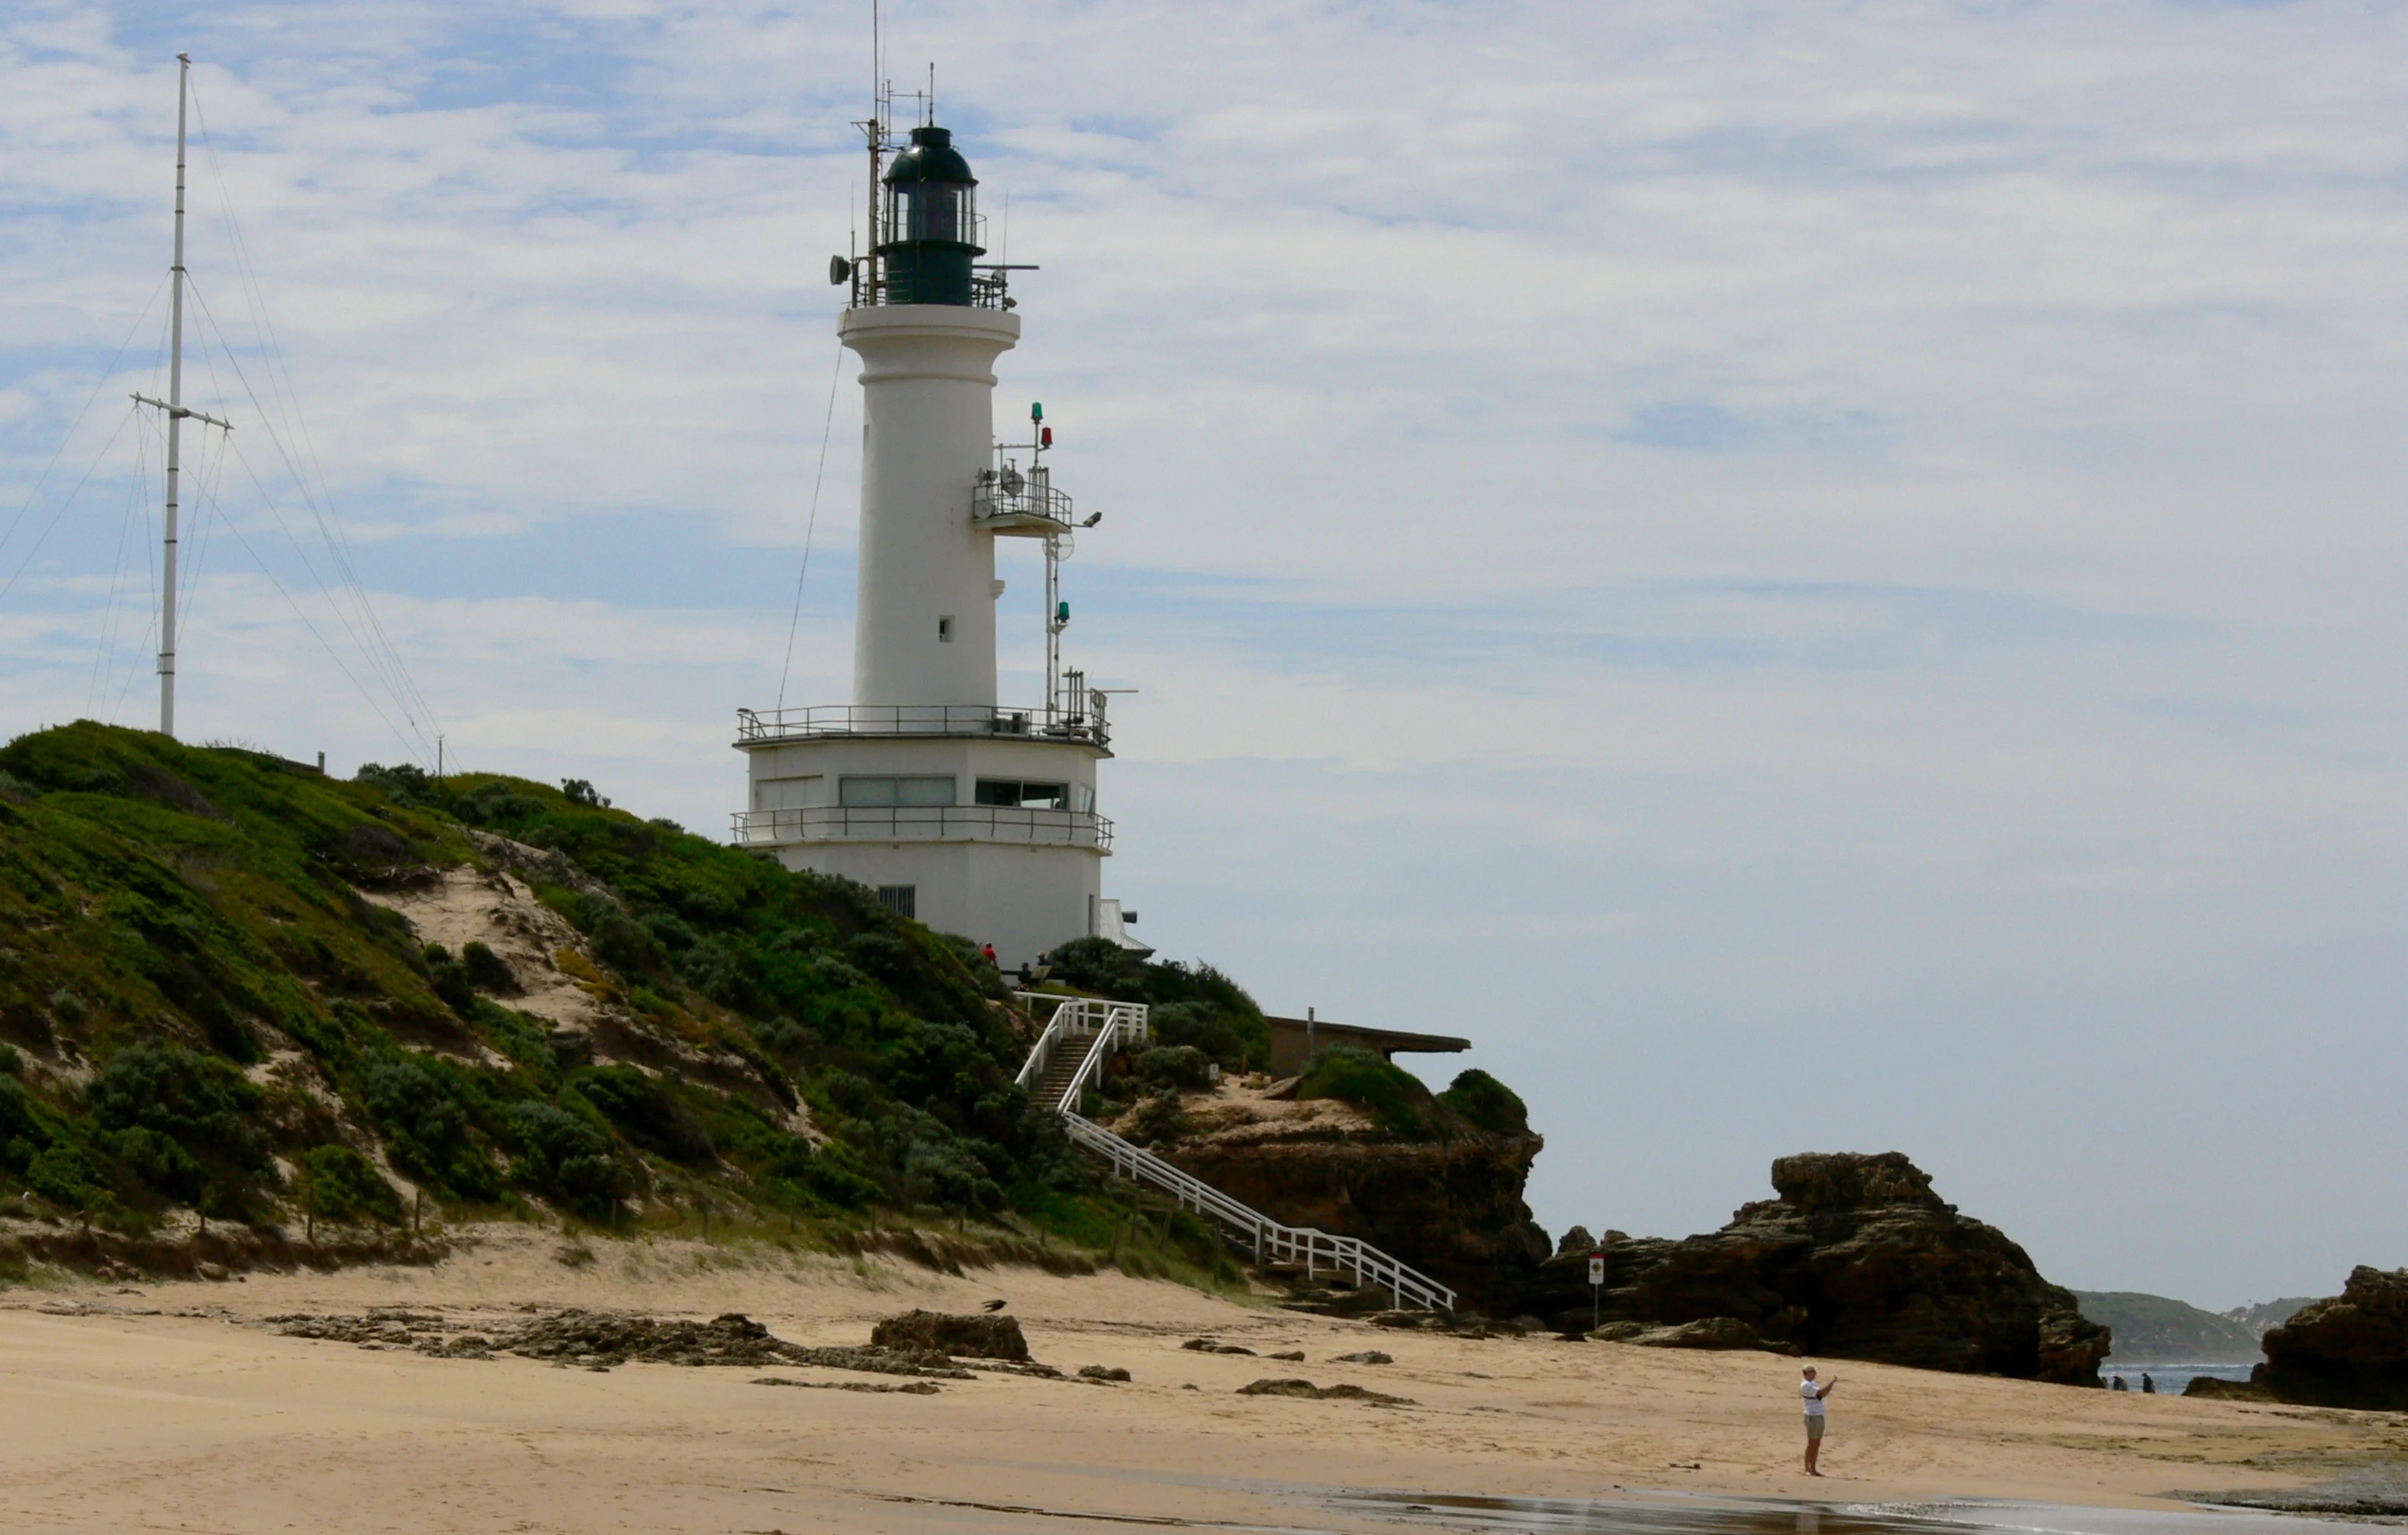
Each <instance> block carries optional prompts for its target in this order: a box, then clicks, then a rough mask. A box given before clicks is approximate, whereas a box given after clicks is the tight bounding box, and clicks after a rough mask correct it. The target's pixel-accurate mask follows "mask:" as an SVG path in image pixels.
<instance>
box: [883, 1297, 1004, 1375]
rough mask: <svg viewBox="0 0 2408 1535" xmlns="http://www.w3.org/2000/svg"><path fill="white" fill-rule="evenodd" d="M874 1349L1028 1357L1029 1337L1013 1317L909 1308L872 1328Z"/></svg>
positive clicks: (991, 1357)
mask: <svg viewBox="0 0 2408 1535" xmlns="http://www.w3.org/2000/svg"><path fill="white" fill-rule="evenodd" d="M869 1342H870V1346H871V1347H873V1348H916V1349H925V1350H927V1351H929V1352H931V1353H935V1354H950V1355H953V1356H958V1357H960V1358H964V1359H1012V1360H1018V1361H1021V1362H1023V1363H1025V1362H1026V1360H1027V1358H1028V1340H1027V1339H1026V1338H1025V1337H1023V1336H1022V1335H1021V1331H1020V1323H1019V1321H1018V1320H1017V1319H1016V1318H1013V1317H1010V1316H953V1315H950V1314H948V1313H944V1312H927V1311H917V1310H914V1311H908V1312H905V1313H903V1314H902V1315H900V1316H890V1317H887V1318H886V1319H885V1320H884V1321H882V1322H880V1323H879V1324H878V1326H877V1327H873V1328H871V1329H870V1333H869Z"/></svg>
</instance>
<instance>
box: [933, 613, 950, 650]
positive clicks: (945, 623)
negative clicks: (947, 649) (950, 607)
mask: <svg viewBox="0 0 2408 1535" xmlns="http://www.w3.org/2000/svg"><path fill="white" fill-rule="evenodd" d="M937 642H938V643H939V644H940V645H950V644H952V643H953V614H951V613H947V614H946V615H945V616H944V617H942V618H940V619H939V620H937Z"/></svg>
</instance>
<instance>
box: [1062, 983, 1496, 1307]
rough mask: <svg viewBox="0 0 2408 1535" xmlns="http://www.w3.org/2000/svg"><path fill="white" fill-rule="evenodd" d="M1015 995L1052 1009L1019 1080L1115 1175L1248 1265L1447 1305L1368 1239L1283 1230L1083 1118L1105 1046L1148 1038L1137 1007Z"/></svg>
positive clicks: (1450, 1303) (1448, 1293) (1436, 1287)
mask: <svg viewBox="0 0 2408 1535" xmlns="http://www.w3.org/2000/svg"><path fill="white" fill-rule="evenodd" d="M1019 999H1020V1001H1021V1002H1022V1003H1023V1004H1024V1005H1026V1006H1028V1007H1031V1008H1036V1007H1043V1006H1050V1007H1051V1008H1052V1009H1053V1010H1054V1013H1053V1017H1052V1018H1051V1019H1050V1020H1048V1022H1047V1023H1046V1026H1045V1032H1044V1033H1043V1034H1041V1035H1039V1037H1038V1040H1037V1044H1036V1047H1035V1048H1034V1049H1032V1050H1030V1051H1029V1053H1028V1060H1027V1063H1026V1064H1025V1065H1024V1066H1022V1067H1021V1069H1020V1078H1019V1081H1020V1085H1021V1086H1023V1087H1025V1088H1026V1089H1027V1090H1028V1093H1029V1096H1030V1097H1034V1098H1036V1099H1037V1100H1038V1101H1039V1102H1040V1103H1042V1104H1044V1105H1045V1106H1046V1107H1047V1108H1050V1109H1052V1110H1054V1112H1056V1113H1059V1114H1060V1115H1061V1116H1062V1127H1063V1128H1064V1129H1066V1130H1068V1132H1069V1135H1070V1139H1071V1140H1072V1141H1073V1142H1075V1143H1076V1144H1078V1145H1080V1146H1082V1147H1084V1148H1085V1149H1087V1150H1088V1151H1090V1152H1093V1153H1094V1154H1096V1155H1097V1156H1100V1157H1102V1158H1104V1160H1106V1161H1107V1162H1110V1163H1111V1168H1112V1171H1113V1172H1114V1173H1115V1174H1116V1175H1118V1176H1120V1177H1124V1178H1127V1179H1130V1180H1132V1181H1135V1182H1140V1183H1146V1184H1153V1185H1154V1187H1155V1188H1158V1189H1160V1190H1162V1191H1163V1192H1164V1193H1166V1194H1168V1195H1169V1196H1170V1197H1171V1198H1173V1199H1175V1200H1177V1201H1178V1202H1179V1204H1180V1205H1181V1206H1182V1207H1183V1208H1184V1209H1188V1210H1192V1211H1194V1212H1196V1213H1197V1214H1198V1215H1202V1216H1205V1217H1208V1218H1209V1219H1211V1220H1213V1221H1216V1222H1218V1223H1219V1224H1220V1225H1221V1227H1223V1228H1224V1229H1225V1230H1226V1231H1227V1232H1228V1233H1229V1234H1230V1236H1231V1238H1232V1239H1233V1240H1234V1241H1237V1242H1238V1244H1239V1245H1240V1246H1242V1247H1244V1248H1245V1249H1246V1250H1247V1251H1248V1252H1249V1253H1251V1254H1252V1255H1254V1262H1255V1263H1256V1264H1257V1265H1260V1266H1263V1267H1268V1268H1273V1269H1296V1270H1302V1271H1303V1273H1304V1274H1305V1275H1306V1277H1307V1278H1317V1277H1319V1275H1320V1274H1321V1272H1322V1271H1323V1270H1328V1271H1330V1272H1333V1273H1340V1274H1346V1275H1348V1276H1350V1277H1352V1279H1353V1280H1354V1282H1355V1284H1357V1285H1362V1286H1377V1287H1378V1288H1380V1289H1383V1290H1386V1291H1387V1292H1388V1293H1389V1295H1390V1297H1391V1298H1393V1299H1394V1300H1395V1302H1396V1304H1397V1305H1398V1307H1399V1308H1403V1307H1405V1306H1416V1307H1421V1308H1423V1309H1425V1310H1429V1311H1453V1310H1454V1309H1455V1292H1454V1291H1453V1290H1451V1289H1448V1288H1447V1287H1446V1286H1445V1285H1443V1284H1440V1283H1439V1282H1438V1281H1436V1280H1434V1279H1432V1278H1430V1277H1429V1276H1428V1275H1426V1274H1424V1273H1421V1272H1419V1271H1418V1270H1413V1269H1409V1268H1407V1267H1406V1266H1405V1265H1403V1264H1401V1263H1399V1262H1398V1261H1397V1260H1396V1259H1395V1258H1392V1257H1390V1256H1389V1255H1387V1254H1385V1253H1383V1252H1382V1251H1380V1250H1379V1249H1378V1248H1376V1247H1374V1246H1372V1245H1371V1244H1370V1243H1369V1242H1367V1241H1359V1240H1357V1239H1356V1238H1354V1237H1340V1236H1335V1235H1332V1234H1331V1233H1329V1232H1327V1231H1324V1230H1321V1229H1320V1228H1318V1227H1310V1226H1283V1225H1282V1224H1280V1223H1279V1222H1277V1221H1275V1220H1272V1219H1271V1218H1270V1217H1269V1215H1266V1214H1264V1213H1262V1212H1260V1211H1258V1210H1255V1209H1254V1208H1253V1207H1251V1206H1248V1205H1244V1204H1240V1203H1239V1202H1238V1201H1237V1200H1235V1199H1233V1198H1229V1196H1227V1195H1226V1194H1224V1193H1222V1192H1221V1191H1220V1190H1219V1189H1217V1188H1214V1187H1213V1186H1212V1185H1211V1184H1207V1183H1205V1182H1204V1181H1203V1180H1202V1179H1200V1178H1197V1177H1196V1176H1195V1175H1194V1174H1192V1173H1188V1172H1184V1171H1182V1170H1181V1169H1178V1168H1176V1167H1173V1166H1172V1165H1171V1164H1169V1163H1168V1162H1166V1161H1164V1160H1163V1159H1162V1158H1161V1157H1159V1156H1156V1155H1154V1154H1153V1153H1152V1152H1149V1151H1146V1150H1144V1149H1143V1148H1141V1147H1139V1146H1135V1145H1132V1144H1130V1143H1129V1142H1128V1141H1126V1140H1122V1139H1121V1138H1120V1137H1119V1136H1117V1135H1114V1134H1113V1133H1112V1132H1111V1131H1110V1130H1108V1129H1105V1128H1104V1127H1103V1126H1100V1125H1098V1124H1097V1123H1095V1122H1094V1121H1093V1120H1090V1119H1088V1118H1086V1117H1084V1116H1083V1115H1082V1114H1081V1113H1080V1112H1078V1105H1079V1099H1080V1097H1082V1095H1083V1094H1084V1093H1085V1092H1086V1090H1087V1089H1088V1088H1089V1087H1090V1086H1092V1085H1094V1084H1095V1083H1097V1082H1099V1081H1101V1080H1102V1077H1103V1070H1104V1063H1105V1062H1107V1061H1109V1060H1111V1057H1112V1054H1113V1052H1114V1051H1116V1050H1119V1049H1122V1048H1124V1047H1125V1046H1126V1045H1131V1044H1142V1043H1143V1042H1145V1041H1146V1040H1150V1039H1152V1038H1153V1029H1152V1026H1150V1025H1149V1024H1148V1022H1147V1020H1146V1008H1145V1006H1144V1004H1143V1003H1140V1002H1111V1001H1106V1000H1104V999H1102V998H1100V997H1055V996H1051V995H1048V994H1045V993H1042V992H1022V993H1020V994H1019Z"/></svg>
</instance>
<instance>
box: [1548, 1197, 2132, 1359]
mask: <svg viewBox="0 0 2408 1535" xmlns="http://www.w3.org/2000/svg"><path fill="white" fill-rule="evenodd" d="M1772 1186H1773V1188H1774V1189H1775V1190H1776V1191H1777V1192H1778V1193H1779V1195H1780V1198H1777V1199H1764V1200H1759V1201H1757V1202H1756V1203H1754V1204H1749V1205H1746V1206H1743V1207H1742V1208H1741V1209H1740V1210H1739V1211H1738V1212H1737V1213H1736V1214H1735V1215H1734V1216H1733V1217H1732V1219H1731V1223H1730V1224H1729V1225H1728V1226H1726V1227H1723V1228H1722V1229H1721V1230H1720V1231H1717V1232H1713V1233H1712V1234H1710V1235H1705V1236H1696V1237H1688V1238H1684V1239H1683V1240H1681V1241H1664V1240H1661V1239H1642V1240H1639V1241H1630V1240H1623V1241H1606V1242H1603V1243H1602V1244H1601V1246H1600V1248H1599V1251H1600V1252H1601V1253H1602V1254H1603V1258H1604V1264H1605V1284H1604V1285H1603V1287H1602V1290H1601V1292H1599V1293H1598V1296H1597V1298H1596V1305H1597V1310H1596V1315H1597V1316H1598V1318H1599V1319H1600V1320H1602V1321H1604V1322H1607V1323H1636V1324H1641V1325H1642V1327H1641V1329H1640V1330H1639V1331H1636V1332H1630V1333H1627V1336H1629V1337H1631V1338H1632V1339H1634V1340H1639V1339H1641V1338H1644V1340H1645V1341H1651V1342H1653V1341H1661V1342H1663V1343H1666V1344H1670V1345H1672V1346H1687V1347H1699V1346H1706V1347H1713V1346H1717V1342H1718V1341H1720V1342H1719V1346H1737V1347H1748V1346H1754V1347H1768V1348H1774V1349H1779V1350H1783V1351H1785V1352H1786V1351H1790V1350H1796V1351H1799V1352H1804V1353H1808V1354H1813V1355H1818V1356H1823V1357H1826V1358H1844V1359H1871V1360H1877V1361H1880V1362H1883V1363H1886V1364H1901V1365H1914V1366H1916V1367H1919V1368H1922V1369H1927V1370H1958V1371H1964V1372H1969V1373H1981V1374H1994V1375H2008V1376H2014V1377H2016V1378H2018V1379H2025V1380H2042V1381H2056V1382H2061V1383H2064V1384H2077V1385H2097V1384H2099V1361H2100V1358H2101V1357H2103V1356H2105V1355H2106V1353H2107V1351H2108V1348H2109V1345H2110V1339H2109V1336H2108V1332H2107V1329H2106V1328H2104V1327H2100V1326H2099V1325H2098V1324H2096V1323H2093V1322H2087V1321H2085V1320H2084V1319H2083V1317H2082V1313H2081V1312H2080V1310H2079V1309H2078V1308H2077V1307H2076V1306H2075V1303H2074V1298H2073V1296H2072V1293H2071V1291H2068V1290H2065V1289H2061V1288H2059V1287H2058V1286H2057V1285H2055V1284H2050V1283H2048V1281H2046V1280H2044V1279H2042V1277H2041V1275H2040V1273H2039V1271H2038V1270H2036V1269H2034V1268H2033V1266H2032V1261H2031V1259H2030V1258H2029V1257H2028V1256H2027V1255H2025V1253H2024V1250H2023V1249H2022V1248H2021V1247H2018V1246H2017V1245H2015V1243H2014V1242H2013V1241H2009V1240H2008V1239H2007V1237H2006V1235H2005V1234H2004V1233H2003V1232H2001V1231H2000V1230H1999V1229H1998V1228H1997V1227H1993V1226H1987V1225H1985V1224H1984V1223H1982V1222H1980V1221H1976V1220H1971V1219H1968V1218H1967V1217H1965V1216H1963V1215H1960V1214H1958V1213H1957V1207H1956V1206H1954V1205H1951V1204H1948V1203H1946V1202H1945V1201H1943V1200H1942V1199H1941V1198H1940V1197H1939V1196H1938V1195H1937V1194H1935V1193H1933V1192H1932V1189H1931V1179H1930V1177H1929V1176H1928V1174H1926V1173H1925V1172H1924V1171H1923V1170H1922V1169H1918V1168H1917V1167H1915V1166H1914V1163H1912V1162H1910V1161H1908V1160H1907V1158H1906V1157H1905V1156H1904V1155H1900V1154H1899V1153H1897V1152H1885V1153H1883V1154H1881V1155H1856V1154H1850V1153H1814V1154H1810V1155H1801V1156H1785V1157H1782V1158H1780V1159H1779V1160H1778V1161H1776V1162H1774V1163H1773V1164H1772ZM1610 1235H1611V1234H1610ZM1588 1256H1589V1255H1588V1254H1587V1253H1586V1252H1575V1253H1566V1254H1564V1255H1560V1256H1558V1257H1555V1258H1554V1259H1552V1260H1550V1261H1548V1262H1547V1263H1545V1264H1544V1265H1542V1266H1541V1269H1540V1272H1539V1277H1538V1280H1537V1281H1536V1283H1535V1284H1534V1285H1533V1287H1532V1291H1531V1297H1530V1304H1529V1306H1528V1308H1527V1309H1528V1310H1530V1311H1531V1312H1533V1313H1537V1314H1538V1315H1541V1316H1543V1317H1546V1318H1548V1319H1549V1320H1550V1321H1551V1322H1552V1323H1553V1324H1554V1325H1555V1326H1556V1327H1559V1328H1561V1329H1562V1330H1563V1331H1565V1332H1567V1333H1585V1332H1587V1331H1589V1329H1590V1328H1591V1327H1592V1325H1593V1324H1592V1322H1591V1314H1592V1313H1591V1304H1592V1300H1591V1292H1590V1287H1589V1284H1588ZM1707 1323H1711V1324H1712V1325H1711V1326H1692V1325H1693V1324H1707ZM1617 1331H1620V1329H1617ZM1648 1334H1658V1335H1660V1337H1648V1336H1647V1335H1648ZM1609 1336H1612V1335H1609Z"/></svg>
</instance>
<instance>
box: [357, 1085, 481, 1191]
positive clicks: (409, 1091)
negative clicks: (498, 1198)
mask: <svg viewBox="0 0 2408 1535" xmlns="http://www.w3.org/2000/svg"><path fill="white" fill-rule="evenodd" d="M360 1096H361V1097H362V1098H363V1099H365V1100H366V1104H367V1108H368V1113H369V1115H370V1117H372V1118H373V1119H374V1120H375V1121H376V1125H377V1128H378V1129H380V1130H381V1131H382V1132H383V1134H384V1140H385V1147H386V1151H387V1154H388V1155H391V1156H392V1157H393V1159H394V1161H395V1162H397V1163H399V1164H400V1165H401V1166H403V1167H405V1168H408V1169H409V1170H410V1171H412V1172H414V1173H417V1174H418V1175H419V1176H420V1177H422V1178H426V1179H429V1180H431V1181H433V1182H435V1183H437V1184H443V1185H445V1186H447V1187H450V1188H453V1189H456V1190H458V1191H460V1192H462V1193H466V1194H484V1193H488V1192H490V1190H491V1184H492V1177H491V1167H492V1164H490V1163H489V1162H487V1161H486V1160H485V1159H484V1157H482V1156H481V1155H478V1154H477V1151H476V1147H475V1143H474V1142H473V1141H472V1140H470V1138H469V1133H468V1111H467V1108H466V1105H464V1104H463V1103H462V1102H461V1101H460V1098H459V1097H458V1096H457V1095H456V1094H455V1093H454V1092H453V1091H452V1087H451V1085H450V1083H448V1081H446V1080H444V1079H442V1078H440V1077H438V1076H437V1074H436V1073H435V1072H433V1071H430V1070H429V1069H427V1068H425V1067H423V1066H421V1065H420V1064H419V1063H417V1062H416V1061H409V1060H384V1061H376V1062H373V1063H371V1064H370V1065H369V1066H368V1068H367V1069H366V1070H365V1071H364V1072H362V1073H361V1080H360Z"/></svg>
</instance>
